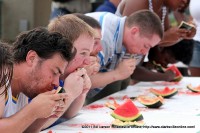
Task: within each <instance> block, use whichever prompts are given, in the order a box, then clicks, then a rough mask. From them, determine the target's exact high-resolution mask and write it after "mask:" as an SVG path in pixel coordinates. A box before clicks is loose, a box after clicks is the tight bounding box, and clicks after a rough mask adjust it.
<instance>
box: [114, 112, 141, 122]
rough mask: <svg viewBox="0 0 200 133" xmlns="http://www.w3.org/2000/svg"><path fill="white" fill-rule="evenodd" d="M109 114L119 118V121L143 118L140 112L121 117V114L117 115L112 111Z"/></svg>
mask: <svg viewBox="0 0 200 133" xmlns="http://www.w3.org/2000/svg"><path fill="white" fill-rule="evenodd" d="M111 116H112V117H114V118H116V119H119V120H121V121H140V120H143V116H142V114H140V113H138V114H137V115H135V116H132V117H123V116H120V115H117V114H116V113H115V112H112V113H111Z"/></svg>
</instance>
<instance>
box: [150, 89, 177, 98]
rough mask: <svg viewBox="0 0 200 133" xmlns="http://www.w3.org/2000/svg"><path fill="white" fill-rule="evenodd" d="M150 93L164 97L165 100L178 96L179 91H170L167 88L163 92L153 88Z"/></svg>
mask: <svg viewBox="0 0 200 133" xmlns="http://www.w3.org/2000/svg"><path fill="white" fill-rule="evenodd" d="M150 91H151V92H152V93H154V94H155V95H157V96H162V97H164V98H170V97H172V96H174V95H175V94H177V92H178V89H177V88H172V89H170V88H169V87H165V88H164V89H162V90H159V89H153V88H151V89H150Z"/></svg>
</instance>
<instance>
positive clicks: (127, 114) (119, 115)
mask: <svg viewBox="0 0 200 133" xmlns="http://www.w3.org/2000/svg"><path fill="white" fill-rule="evenodd" d="M111 116H112V117H114V118H116V119H119V120H121V121H138V120H142V119H143V116H142V114H140V112H139V110H138V108H137V107H136V106H135V105H134V103H133V102H132V100H131V99H127V100H126V102H125V103H123V104H122V105H120V106H119V107H117V108H116V109H115V110H114V111H113V112H112V113H111Z"/></svg>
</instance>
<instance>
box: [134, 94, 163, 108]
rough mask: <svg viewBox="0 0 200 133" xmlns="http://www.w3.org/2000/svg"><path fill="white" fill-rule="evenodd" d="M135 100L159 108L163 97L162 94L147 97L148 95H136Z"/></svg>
mask: <svg viewBox="0 0 200 133" xmlns="http://www.w3.org/2000/svg"><path fill="white" fill-rule="evenodd" d="M137 100H138V101H139V102H140V103H141V104H143V105H145V106H147V107H149V108H159V107H160V106H162V105H163V101H164V99H163V97H162V96H155V97H149V96H138V97H137Z"/></svg>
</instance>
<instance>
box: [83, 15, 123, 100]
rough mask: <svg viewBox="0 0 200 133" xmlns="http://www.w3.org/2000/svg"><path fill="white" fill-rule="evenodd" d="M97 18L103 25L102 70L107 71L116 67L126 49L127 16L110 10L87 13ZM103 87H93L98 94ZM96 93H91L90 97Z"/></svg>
mask: <svg viewBox="0 0 200 133" xmlns="http://www.w3.org/2000/svg"><path fill="white" fill-rule="evenodd" d="M86 15H88V16H90V17H93V18H95V19H96V20H97V21H99V23H100V25H101V28H102V30H101V33H102V47H103V50H102V51H101V52H99V54H98V56H99V58H100V64H101V69H100V70H101V71H102V72H106V71H110V70H113V69H115V67H116V66H117V64H118V63H119V61H120V60H121V58H122V57H123V56H124V54H125V52H126V49H125V48H124V46H123V42H122V40H123V33H124V24H125V19H126V17H118V16H116V15H114V14H112V13H108V12H94V13H88V14H86ZM101 89H102V88H98V90H97V89H93V92H95V94H97V93H98V92H99V91H100V90H101ZM95 94H89V96H90V97H92V96H94V95H95Z"/></svg>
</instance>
